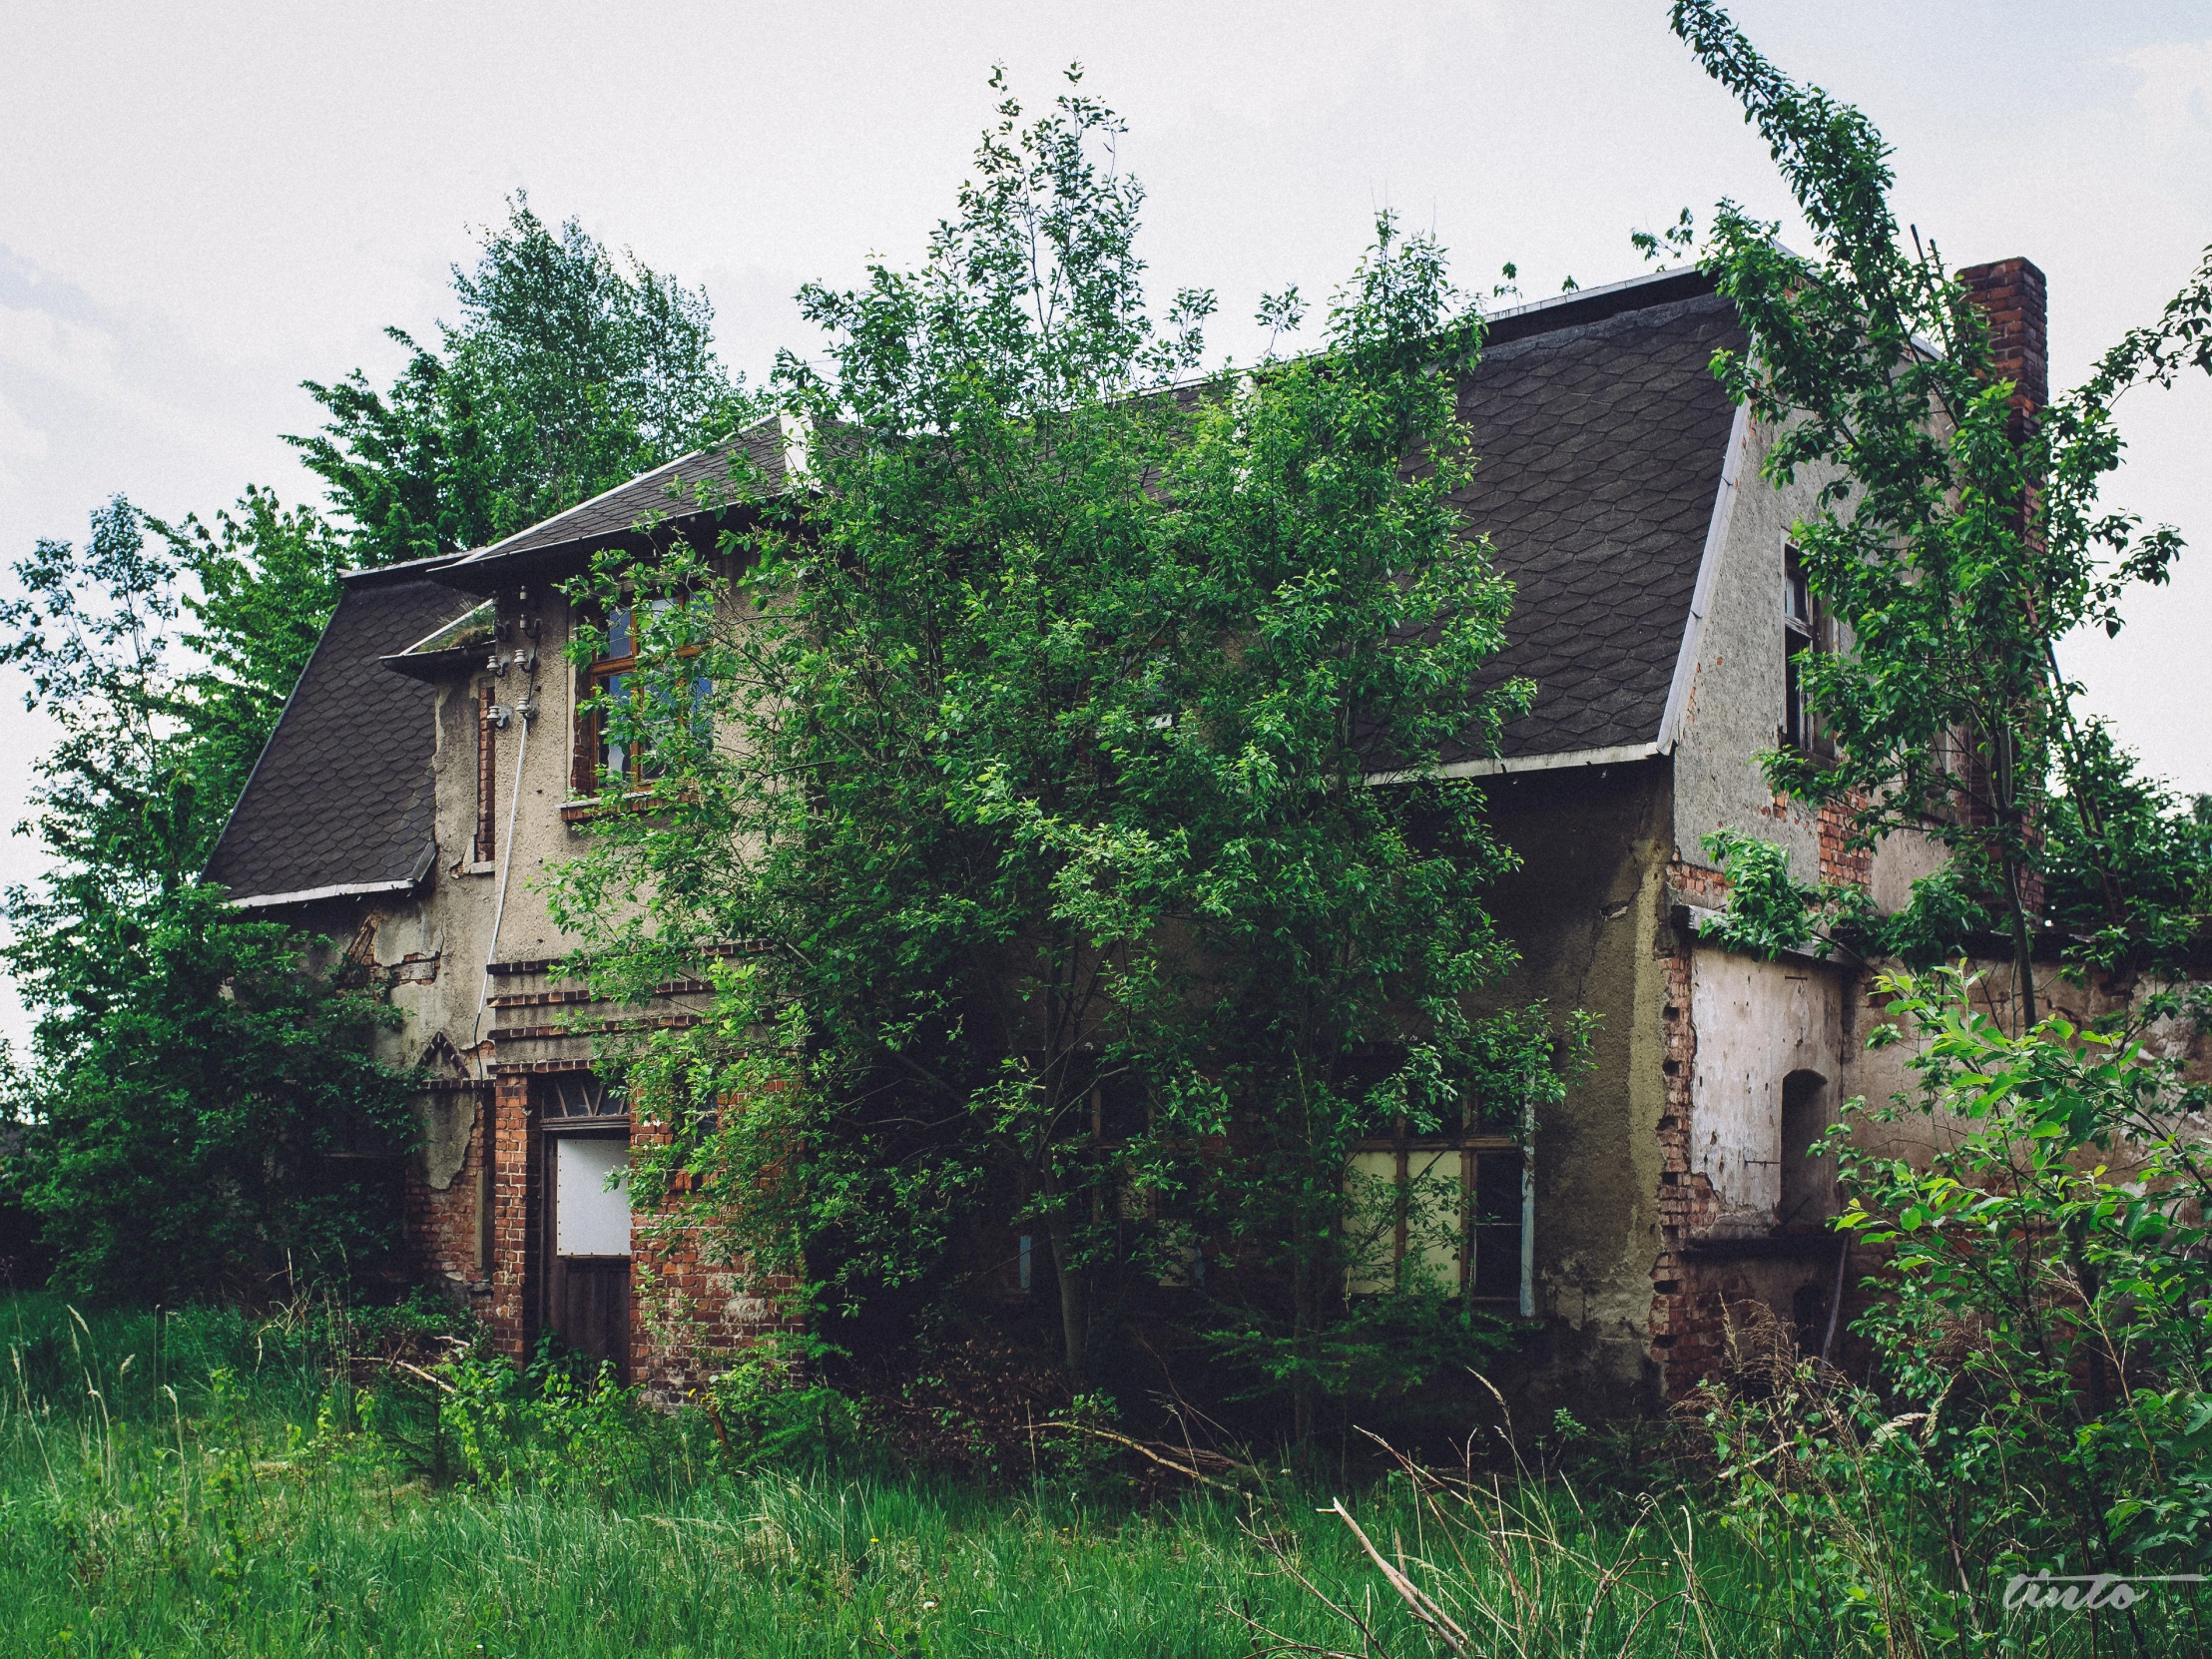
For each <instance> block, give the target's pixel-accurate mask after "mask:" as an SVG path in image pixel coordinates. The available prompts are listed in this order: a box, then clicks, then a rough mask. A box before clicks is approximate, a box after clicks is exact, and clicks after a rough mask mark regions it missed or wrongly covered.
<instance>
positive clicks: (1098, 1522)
mask: <svg viewBox="0 0 2212 1659" xmlns="http://www.w3.org/2000/svg"><path fill="white" fill-rule="evenodd" d="M157 1329H159V1332H160V1340H159V1341H158V1342H157ZM0 1344H4V1345H5V1347H6V1349H7V1361H6V1371H5V1376H4V1379H0V1381H4V1383H5V1399H4V1400H0V1652H6V1653H24V1654H53V1653H65V1654H88V1655H89V1654H98V1655H118V1656H121V1655H131V1654H141V1655H148V1656H153V1655H163V1656H167V1655H173V1654H202V1653H208V1654H214V1653H224V1654H233V1653H248V1654H371V1653H374V1654H394V1655H397V1654H406V1655H425V1656H427V1655H472V1656H473V1655H500V1656H504V1655H522V1654H531V1655H540V1654H542V1655H563V1656H577V1659H585V1656H595V1655H601V1654H605V1655H616V1654H621V1655H640V1654H645V1655H669V1656H674V1655H695V1656H704V1655H709V1654H714V1655H749V1656H750V1655H771V1654H777V1655H806V1656H809V1659H814V1656H821V1655H843V1654H854V1655H859V1654H896V1655H909V1656H914V1655H950V1654H975V1655H1005V1656H1019V1655H1038V1654H1043V1655H1051V1656H1054V1659H1059V1656H1063V1655H1065V1656H1097V1659H1117V1656H1121V1655H1132V1656H1133V1655H1175V1656H1181V1655H1192V1656H1204V1655H1221V1656H1224V1659H1227V1656H1230V1655H1250V1654H1253V1653H1290V1652H1338V1653H1357V1654H1371V1653H1372V1654H1377V1655H1383V1654H1387V1655H1392V1656H1396V1659H1410V1656H1414V1655H1422V1654H1429V1653H1440V1652H1447V1651H1449V1649H1448V1646H1447V1645H1445V1644H1443V1642H1442V1641H1441V1640H1440V1639H1439V1638H1437V1637H1435V1636H1434V1635H1433V1634H1432V1633H1430V1632H1427V1631H1424V1630H1422V1629H1421V1628H1420V1627H1419V1626H1418V1625H1417V1624H1416V1623H1415V1622H1414V1621H1413V1620H1412V1618H1411V1617H1409V1616H1408V1615H1407V1613H1406V1612H1405V1610H1404V1607H1403V1604H1402V1603H1401V1601H1400V1600H1399V1598H1398V1597H1397V1596H1396V1595H1395V1594H1394V1593H1393V1592H1392V1590H1391V1589H1390V1587H1389V1585H1388V1584H1387V1582H1386V1581H1385V1579H1384V1577H1383V1574H1382V1572H1380V1571H1379V1570H1378V1569H1377V1567H1376V1566H1375V1564H1374V1563H1373V1562H1372V1561H1370V1560H1369V1559H1367V1558H1366V1557H1365V1556H1364V1555H1363V1553H1362V1552H1361V1548H1360V1545H1359V1544H1358V1542H1357V1541H1356V1540H1355V1539H1354V1537H1353V1535H1352V1533H1351V1532H1350V1531H1349V1529H1348V1528H1347V1527H1346V1526H1345V1525H1344V1524H1343V1523H1342V1521H1340V1520H1339V1519H1338V1518H1337V1517H1336V1516H1335V1515H1333V1514H1331V1515H1325V1514H1321V1513H1317V1508H1318V1507H1319V1506H1320V1504H1322V1503H1324V1502H1326V1501H1328V1497H1327V1495H1323V1496H1317V1495H1316V1494H1315V1493H1313V1492H1312V1491H1309V1490H1305V1489H1300V1488H1298V1487H1296V1486H1295V1485H1293V1484H1292V1483H1290V1482H1284V1483H1283V1484H1282V1485H1280V1486H1278V1487H1276V1488H1275V1489H1273V1490H1269V1491H1265V1492H1261V1493H1256V1494H1248V1495H1247V1496H1245V1497H1243V1498H1241V1499H1239V1498H1232V1497H1229V1496H1226V1495H1223V1494H1218V1493H1205V1494H1203V1495H1199V1496H1194V1497H1185V1498H1183V1499H1180V1500H1176V1501H1169V1502H1157V1503H1154V1504H1152V1505H1150V1506H1140V1505H1138V1504H1136V1503H1135V1502H1134V1501H1133V1500H1132V1498H1131V1497H1130V1496H1129V1495H1128V1494H1127V1492H1126V1490H1125V1489H1122V1488H1123V1487H1124V1484H1125V1483H1122V1482H1119V1481H1117V1480H1114V1479H1111V1478H1102V1477H1101V1475H1100V1473H1099V1472H1098V1471H1095V1470H1094V1471H1091V1472H1090V1473H1088V1474H1084V1473H1081V1472H1078V1471H1070V1470H1067V1469H1062V1470H1060V1471H1058V1472H1051V1471H1048V1470H1047V1469H1046V1468H1045V1467H1044V1465H1043V1464H1040V1465H1039V1467H1038V1469H1037V1470H1036V1471H1035V1472H1034V1473H1033V1474H1032V1475H1031V1477H1030V1478H1029V1479H1028V1480H1026V1481H1014V1482H1010V1483H1005V1484H1002V1485H1000V1486H997V1487H991V1488H986V1487H983V1486H979V1485H976V1484H972V1483H962V1482H958V1481H951V1480H946V1479H942V1478H933V1477H930V1476H926V1475H919V1474H911V1473H900V1472H898V1471H895V1470H889V1469H881V1468H878V1469H875V1470H873V1471H863V1470H861V1469H858V1468H841V1469H840V1468H838V1467H835V1466H826V1465H823V1464H820V1463H818V1464H816V1465H815V1466H813V1467H809V1468H795V1469H767V1470H761V1469H754V1470H751V1471H748V1470H745V1469H743V1468H740V1467H738V1466H735V1465H734V1463H733V1459H732V1458H731V1457H730V1455H729V1454H728V1452H727V1450H726V1448H725V1447H724V1446H723V1444H722V1443H720V1441H719V1440H718V1437H717V1435H716V1433H715V1431H714V1427H713V1425H712V1424H711V1423H709V1422H708V1421H707V1420H706V1419H704V1418H702V1417H699V1416H696V1415H691V1414H679V1415H677V1416H674V1417H667V1416H660V1415H657V1414H653V1413H646V1412H642V1411H639V1410H636V1409H635V1408H632V1407H630V1406H628V1405H627V1404H626V1403H625V1402H623V1401H621V1400H619V1399H613V1398H610V1397H608V1396H606V1395H604V1394H602V1395H598V1396H593V1395H591V1394H589V1393H588V1391H582V1390H571V1391H569V1392H568V1393H567V1394H566V1395H564V1396H562V1397H563V1398H565V1400H566V1403H565V1404H562V1403H561V1401H560V1400H558V1399H557V1400H555V1401H554V1404H555V1406H557V1407H558V1409H553V1410H551V1411H550V1412H548V1411H547V1410H544V1409H538V1408H530V1409H524V1408H523V1407H522V1406H519V1405H518V1404H517V1403H516V1402H515V1401H514V1400H512V1399H510V1400H508V1401H507V1402H506V1403H505V1404H501V1403H499V1402H497V1401H494V1402H492V1403H490V1404H487V1405H485V1406H484V1407H483V1408H482V1409H480V1410H475V1411H474V1412H473V1414H471V1413H469V1412H464V1411H460V1410H456V1409H451V1408H449V1409H447V1410H445V1411H443V1412H440V1411H437V1410H434V1409H431V1408H430V1407H429V1406H427V1405H426V1404H425V1403H423V1402H424V1401H427V1400H429V1399H431V1398H432V1397H434V1396H432V1395H431V1394H430V1393H429V1390H428V1387H427V1385H422V1384H418V1385H416V1386H415V1387H414V1388H413V1389H412V1390H411V1391H409V1390H408V1389H405V1388H396V1387H395V1388H388V1389H379V1388H377V1387H368V1388H364V1389H356V1388H355V1387H354V1386H353V1385H352V1383H351V1381H350V1379H352V1378H354V1377H357V1376H358V1375H359V1372H358V1368H352V1369H349V1368H346V1367H344V1366H342V1365H339V1364H336V1363H334V1355H333V1353H332V1351H331V1349H330V1346H329V1344H330V1333H329V1330H328V1327H327V1325H326V1323H324V1322H321V1321H318V1320H316V1319H315V1318H312V1317H308V1316H303V1315H295V1316H292V1317H289V1318H283V1319H277V1320H269V1321H262V1322H255V1321H250V1320H248V1319H246V1318H244V1317H243V1316H241V1315H238V1314H235V1313H222V1312H212V1311H203V1310H196V1311H191V1312H187V1313H181V1314H176V1315H172V1316H171V1317H169V1318H167V1319H166V1320H163V1321H161V1322H160V1325H159V1328H158V1327H157V1322H156V1319H155V1317H154V1316H153V1315H152V1314H148V1313H114V1314H107V1315H98V1316H93V1317H90V1318H82V1319H81V1318H79V1317H78V1316H77V1315H76V1314H75V1313H74V1311H72V1310H70V1309H67V1308H65V1307H63V1306H62V1305H60V1304H59V1303H57V1302H55V1301H53V1300H51V1299H49V1298H45V1297H37V1296H25V1297H18V1298H15V1299H13V1300H12V1301H11V1302H9V1303H7V1304H4V1305H0ZM464 1382H465V1379H464ZM464 1391H465V1389H464ZM555 1392H556V1393H558V1392H559V1390H555ZM447 1403H448V1406H449V1407H451V1406H452V1404H453V1398H452V1397H448V1400H447ZM487 1436H490V1437H499V1436H504V1437H503V1438H500V1440H499V1445H498V1446H491V1445H490V1440H489V1438H486V1437H487ZM487 1448H488V1449H487ZM502 1448H503V1449H502ZM1346 1496H1347V1498H1348V1501H1349V1506H1350V1507H1351V1508H1352V1510H1353V1512H1354V1513H1356V1514H1357V1515H1358V1516H1359V1517H1360V1518H1361V1520H1362V1521H1363V1523H1364V1525H1365V1526H1366V1528H1367V1530H1368V1532H1369V1534H1370V1535H1371V1536H1372V1537H1373V1538H1374V1539H1375V1540H1376V1542H1377V1543H1378V1545H1379V1546H1380V1547H1381V1548H1382V1549H1383V1552H1384V1553H1385V1554H1393V1553H1395V1552H1396V1551H1399V1550H1402V1551H1403V1552H1404V1556H1405V1559H1406V1561H1407V1563H1408V1565H1409V1566H1410V1568H1411V1570H1412V1572H1413V1574H1414V1576H1415V1577H1417V1578H1419V1579H1420V1580H1421V1582H1423V1583H1424V1584H1426V1585H1428V1586H1429V1587H1430V1588H1431V1589H1432V1590H1434V1591H1436V1593H1438V1595H1439V1596H1440V1597H1442V1598H1443V1603H1444V1606H1445V1607H1446V1609H1447V1611H1448V1614H1449V1616H1451V1617H1452V1618H1453V1619H1454V1620H1455V1621H1456V1623H1457V1624H1458V1626H1459V1627H1460V1628H1461V1629H1463V1630H1465V1631H1466V1632H1467V1633H1468V1636H1469V1639H1470V1640H1471V1641H1472V1642H1474V1643H1475V1644H1476V1645H1474V1646H1473V1647H1471V1648H1470V1649H1469V1651H1474V1652H1480V1653H1484V1654H1491V1653H1498V1654H1514V1655H1524V1654H1560V1655H1565V1654H1575V1655H1587V1654H1620V1653H1635V1654H1639V1655H1641V1654H1653V1655H1657V1654H1703V1655H1730V1656H1733V1655H1739V1654H1808V1655H1811V1654H1818V1655H1821V1656H1823V1659H1829V1656H1834V1655H1839V1654H1845V1653H1856V1652H1865V1653H1882V1652H1885V1651H1891V1650H1898V1651H1920V1650H1919V1649H1916V1648H1912V1647H1910V1646H1908V1647H1906V1648H1903V1649H1899V1648H1898V1647H1897V1644H1896V1643H1895V1641H1894V1640H1893V1639H1892V1638H1891V1637H1889V1636H1886V1635H1884V1634H1883V1633H1881V1632H1879V1631H1876V1630H1874V1629H1872V1628H1871V1627H1869V1626H1868V1624H1867V1622H1866V1621H1865V1620H1864V1619H1863V1618H1861V1619H1858V1620H1857V1621H1856V1622H1854V1621H1853V1620H1852V1619H1851V1618H1849V1617H1842V1616H1839V1617H1838V1618H1836V1619H1829V1618H1822V1617H1817V1616H1812V1615H1808V1614H1804V1613H1802V1612H1801V1613H1800V1614H1798V1615H1796V1616H1792V1617H1783V1616H1778V1615H1777V1613H1776V1612H1775V1609H1776V1608H1777V1607H1779V1606H1783V1605H1791V1606H1796V1605H1798V1604H1797V1603H1795V1602H1789V1603H1785V1602H1784V1600H1782V1599H1781V1598H1779V1597H1778V1596H1777V1595H1775V1594H1774V1593H1772V1592H1773V1590H1774V1587H1775V1586H1776V1584H1777V1583H1779V1582H1781V1580H1782V1578H1783V1577H1784V1576H1786V1575H1787V1571H1788V1568H1789V1563H1787V1562H1777V1561H1775V1560H1772V1559H1769V1558H1766V1557H1764V1556H1762V1555H1761V1554H1759V1553H1758V1552H1756V1551H1755V1550H1754V1549H1752V1548H1751V1547H1749V1546H1747V1545H1746V1544H1744V1543H1743V1542H1742V1541H1741V1540H1740V1539H1738V1538H1737V1537H1736V1536H1735V1535H1734V1534H1732V1533H1731V1532H1730V1531H1729V1529H1727V1528H1726V1527H1724V1526H1722V1525H1720V1524H1717V1520H1716V1517H1714V1516H1712V1515H1710V1514H1701V1513H1697V1512H1695V1511H1694V1510H1693V1509H1692V1508H1686V1507H1684V1506H1683V1504H1682V1503H1681V1502H1680V1501H1679V1494H1678V1497H1677V1499H1676V1500H1670V1501H1668V1502H1654V1501H1652V1500H1651V1499H1650V1498H1649V1497H1646V1498H1642V1499H1635V1498H1632V1497H1630V1496H1628V1495H1627V1494H1622V1493H1615V1494H1611V1496H1610V1497H1609V1498H1608V1501H1607V1503H1606V1504H1605V1505H1604V1506H1603V1507H1600V1508H1598V1509H1595V1510H1585V1509H1584V1508H1583V1507H1582V1506H1581V1504H1580V1503H1579V1502H1578V1501H1577V1500H1575V1499H1574V1498H1573V1497H1572V1495H1571V1493H1570V1492H1569V1491H1568V1490H1567V1488H1566V1487H1564V1486H1563V1485H1561V1484H1559V1483H1557V1482H1550V1483H1545V1484H1544V1485H1542V1486H1541V1487H1540V1488H1527V1489H1524V1490H1522V1491H1520V1492H1518V1493H1517V1494H1516V1493H1513V1492H1510V1491H1507V1490H1505V1489H1501V1496H1500V1500H1499V1502H1497V1503H1496V1504H1493V1505H1491V1506H1490V1508H1489V1509H1488V1510H1487V1511H1485V1514H1486V1516H1487V1518H1486V1519H1484V1520H1482V1521H1481V1522H1480V1523H1479V1524H1473V1525H1469V1526H1461V1527H1457V1528H1456V1529H1454V1530H1453V1531H1451V1532H1450V1533H1449V1534H1448V1535H1447V1534H1445V1533H1441V1532H1439V1531H1438V1529H1437V1526H1436V1518H1435V1517H1434V1516H1433V1515H1430V1516H1423V1515H1421V1514H1418V1513H1416V1512H1415V1510H1414V1508H1413V1506H1412V1504H1411V1502H1410V1500H1409V1495H1408V1492H1407V1489H1406V1488H1405V1486H1404V1484H1403V1482H1402V1481H1400V1482H1397V1483H1395V1484H1392V1483H1389V1482H1381V1483H1377V1484H1376V1485H1374V1486H1373V1487H1371V1488H1370V1489H1368V1490H1366V1491H1364V1492H1360V1493H1357V1494H1353V1493H1348V1494H1346ZM1424 1560H1426V1561H1428V1562H1429V1563H1430V1564H1429V1566H1428V1567H1427V1568H1423V1567H1422V1566H1421V1564H1420V1563H1421V1562H1422V1561H1424ZM1331 1602H1334V1603H1335V1606H1334V1607H1332V1606H1331V1605H1329V1603H1331ZM1363 1625H1364V1626H1365V1627H1366V1628H1365V1630H1363V1628H1362V1626H1363ZM2016 1634H2017V1635H2018V1636H2019V1637H2021V1638H2022V1639H2023V1640H2024V1644H2025V1645H2024V1646H2016V1647H2013V1648H2011V1649H2010V1650H2009V1651H2029V1652H2046V1651H2047V1652H2052V1653H2061V1652H2064V1653H2072V1652H2083V1653H2086V1652H2088V1651H2089V1647H2088V1644H2087V1640H2086V1638H2087V1637H2088V1635H2089V1627H2088V1623H2087V1621H2086V1620H2081V1621H2078V1623H2077V1625H2058V1624H2050V1623H2046V1624H2043V1625H2038V1626H2034V1627H2027V1626H2023V1627H2022V1628H2021V1629H2020V1630H2019V1631H2018V1632H2017V1633H2016ZM1301 1644H1303V1645H1301ZM2128 1650H2129V1649H2128V1646H2127V1644H2125V1643H2122V1644H2120V1645H2119V1646H2117V1647H2115V1646H2114V1645H2112V1639H2111V1633H2110V1632H2108V1633H2107V1635H2106V1641H2105V1645H2104V1646H2103V1648H2102V1649H2101V1651H2104V1652H2115V1651H2128ZM1931 1651H1933V1650H1931ZM2150 1651H2175V1652H2178V1651H2183V1649H2180V1648H2173V1647H2165V1648H2159V1647H2153V1648H2151V1649H2150Z"/></svg>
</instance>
